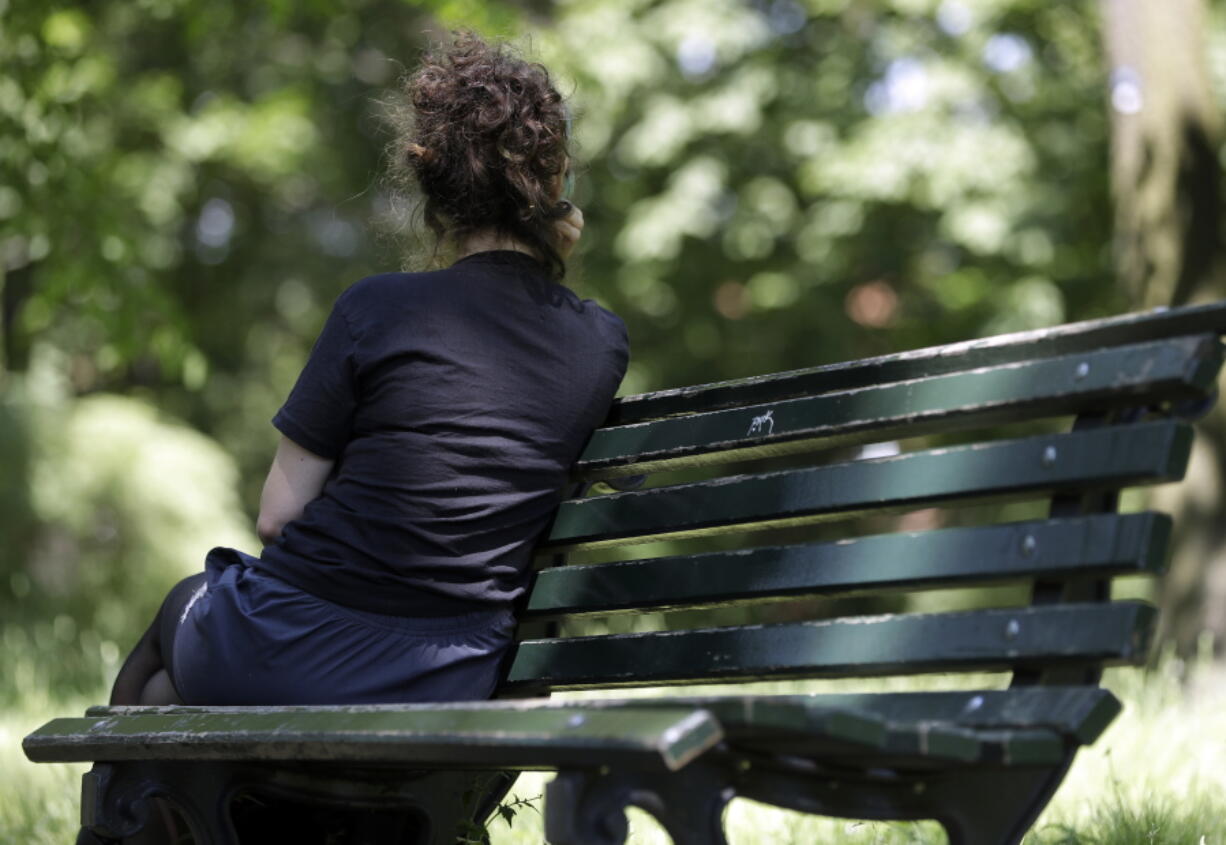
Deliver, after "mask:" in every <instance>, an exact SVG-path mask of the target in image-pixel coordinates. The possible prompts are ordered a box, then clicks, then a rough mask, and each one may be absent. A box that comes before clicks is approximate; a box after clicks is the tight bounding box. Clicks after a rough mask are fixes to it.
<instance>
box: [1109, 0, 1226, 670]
mask: <svg viewBox="0 0 1226 845" xmlns="http://www.w3.org/2000/svg"><path fill="white" fill-rule="evenodd" d="M1102 9H1103V32H1104V40H1105V44H1106V52H1107V57H1108V61H1109V66H1110V77H1109V89H1108V93H1109V101H1110V111H1111V117H1112V124H1113V134H1112V145H1111V150H1112V158H1111V178H1112V188H1113V193H1114V199H1115V220H1116V227H1115V252H1116V270H1117V276H1118V277H1119V278H1120V279H1121V280H1122V281H1123V282H1124V283H1125V284H1126V285H1128V286H1129V288H1130V290H1131V291H1132V295H1133V298H1134V302H1135V303H1136V304H1137V305H1140V306H1143V307H1148V308H1152V307H1156V306H1163V305H1185V304H1187V303H1189V302H1193V301H1197V300H1206V299H1221V298H1222V297H1223V296H1226V264H1224V259H1226V251H1224V250H1223V235H1224V233H1223V228H1222V226H1223V219H1222V208H1223V200H1224V199H1226V197H1224V196H1223V190H1222V188H1223V186H1222V168H1221V164H1220V159H1219V151H1221V150H1222V132H1221V118H1220V116H1219V109H1220V105H1219V104H1218V103H1217V102H1215V98H1214V93H1213V84H1212V79H1211V77H1210V73H1209V63H1208V54H1207V47H1208V46H1209V45H1208V43H1207V39H1206V37H1205V33H1206V31H1207V30H1208V27H1207V26H1206V23H1207V17H1208V9H1207V7H1206V5H1205V3H1204V2H1203V0H1172V2H1170V3H1165V4H1162V5H1161V6H1158V5H1156V4H1153V3H1146V2H1142V1H1141V0H1110V2H1105V3H1103V5H1102ZM1199 434H1200V437H1199V438H1198V440H1197V448H1196V452H1195V453H1194V456H1193V463H1192V466H1191V468H1190V470H1189V474H1190V476H1191V478H1192V482H1193V483H1191V484H1188V485H1182V486H1181V487H1180V489H1179V490H1178V491H1171V492H1166V493H1161V492H1160V493H1159V494H1158V495H1159V497H1160V498H1162V499H1163V500H1164V501H1163V505H1164V506H1165V507H1167V508H1168V509H1171V510H1174V511H1176V512H1177V514H1178V524H1179V526H1180V531H1179V532H1178V534H1177V541H1178V544H1177V546H1176V548H1175V552H1174V554H1173V557H1172V565H1171V569H1172V572H1171V575H1170V577H1169V578H1168V579H1166V581H1165V583H1164V589H1163V595H1162V604H1163V609H1164V611H1165V613H1164V616H1163V618H1164V625H1165V629H1166V633H1167V636H1169V637H1171V638H1172V639H1173V640H1174V642H1175V644H1176V646H1177V647H1178V649H1179V650H1180V652H1182V653H1184V654H1189V653H1192V652H1193V651H1194V649H1195V648H1196V646H1197V639H1198V637H1199V636H1200V634H1201V632H1202V631H1204V630H1206V629H1207V630H1209V631H1210V632H1211V633H1212V635H1213V637H1214V639H1215V643H1216V645H1217V647H1218V649H1219V650H1220V649H1221V647H1222V645H1223V644H1226V519H1223V514H1224V512H1226V410H1223V409H1222V408H1217V409H1215V411H1214V412H1213V413H1212V414H1211V415H1210V416H1209V417H1208V418H1207V419H1205V420H1204V421H1203V422H1202V423H1201V424H1200V425H1199Z"/></svg>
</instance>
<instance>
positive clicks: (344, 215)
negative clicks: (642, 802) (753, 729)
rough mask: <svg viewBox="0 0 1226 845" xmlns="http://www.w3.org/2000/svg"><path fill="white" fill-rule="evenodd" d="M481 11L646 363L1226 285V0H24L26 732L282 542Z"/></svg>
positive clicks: (771, 362)
mask: <svg viewBox="0 0 1226 845" xmlns="http://www.w3.org/2000/svg"><path fill="white" fill-rule="evenodd" d="M457 27H468V28H472V29H475V30H477V31H478V32H481V33H483V34H485V35H487V36H490V37H495V38H506V39H510V40H512V41H514V42H515V43H516V44H518V45H519V46H520V48H521V49H522V50H523V51H524V52H525V54H526V55H528V56H530V57H533V58H536V59H539V60H540V61H542V62H544V63H545V64H546V65H547V66H548V67H549V68H550V69H551V71H552V72H553V73H554V75H555V77H556V79H557V80H558V84H559V87H560V88H561V89H562V90H563V91H564V92H565V93H566V94H568V95H569V96H570V97H571V99H572V107H573V110H574V114H575V124H574V126H575V136H576V140H577V142H578V156H579V161H580V168H579V179H578V185H577V193H576V198H575V199H576V202H577V203H578V204H579V205H580V206H582V207H583V209H584V211H585V214H586V217H587V228H586V230H585V234H584V238H583V243H582V248H581V250H580V255H579V258H578V260H577V262H576V264H575V267H574V269H573V272H572V278H571V283H572V284H573V285H574V286H575V287H576V288H578V289H579V290H580V291H581V292H582V293H583V294H584V295H585V296H591V297H595V298H596V299H598V300H600V301H601V302H602V303H603V304H605V305H607V306H609V307H611V308H613V309H614V310H615V311H617V312H618V313H619V314H621V315H622V316H623V317H624V318H625V320H626V322H627V324H628V326H629V330H630V336H631V341H632V346H633V361H632V364H631V367H630V371H629V373H628V375H627V378H626V381H625V383H624V385H623V393H636V392H641V391H646V390H652V389H661V388H667V387H672V386H678V385H684V384H693V383H698V382H705V381H712V380H718V379H727V378H736V377H740V376H748V375H754V374H759V373H765V372H771V371H776V370H781V369H789V368H796V367H804V366H812V365H815V364H821V363H828V362H833V361H838V360H844V359H849V358H857V357H862V356H867V355H875V354H882V353H888V352H892V351H897V350H903V349H908V348H913V347H918V346H926V345H931V344H938V343H945V342H951V341H957V340H965V339H969V338H973V337H978V336H983V335H987V334H994V333H999V332H1005V331H1013V330H1020V329H1028V328H1035V327H1042V326H1049V325H1054V324H1057V323H1061V322H1065V321H1069V320H1080V319H1089V318H1094V317H1099V316H1106V315H1110V314H1115V313H1120V312H1122V311H1128V310H1137V309H1141V308H1150V307H1156V306H1162V305H1169V304H1172V303H1183V302H1190V301H1198V300H1204V299H1214V298H1220V297H1222V296H1223V295H1226V281H1224V279H1223V265H1222V254H1223V250H1222V243H1223V228H1222V219H1221V208H1222V202H1221V200H1222V173H1221V171H1222V163H1223V161H1224V160H1226V147H1223V139H1222V135H1221V121H1220V117H1219V113H1220V111H1221V107H1222V105H1223V102H1226V3H1223V2H1220V0H1214V1H1213V2H1210V0H1163V2H1161V3H1156V2H1146V0H1103V2H1100V3H1091V2H1082V1H1081V0H1076V1H1075V2H1062V3H1051V2H1044V1H1043V0H872V1H871V2H870V0H652V1H650V2H649V0H555V1H554V2H549V0H518V2H516V0H502V2H497V0H483V1H482V2H477V0H346V1H345V2H341V0H306V1H305V2H302V1H300V0H267V2H262V3H256V4H253V3H248V2H239V0H208V2H204V0H91V2H88V3H86V2H75V3H74V2H53V3H43V2H37V0H0V537H2V538H3V542H2V543H0V660H2V661H3V664H2V665H0V707H3V708H5V711H6V713H7V714H11V715H6V718H5V727H6V731H7V733H6V734H5V743H7V744H8V745H10V746H11V745H13V744H14V743H15V742H16V740H17V738H18V737H19V736H20V734H21V733H22V732H23V730H29V729H31V728H33V727H35V726H36V725H37V724H38V722H39V721H40V720H41V719H42V718H44V717H50V716H52V715H55V714H56V713H58V712H60V711H61V708H63V707H65V706H69V704H70V703H71V704H72V705H73V706H75V704H76V703H77V702H79V701H86V700H89V699H91V698H93V699H98V698H100V697H101V696H102V693H103V690H104V688H105V684H106V683H107V682H109V680H110V679H111V678H112V677H113V676H114V673H115V671H116V669H117V668H118V661H119V660H120V658H121V656H122V654H123V653H125V652H126V650H127V648H129V647H130V645H131V644H132V643H133V642H134V641H135V639H136V637H137V636H138V635H139V632H140V630H141V629H142V628H143V626H144V625H145V624H146V622H147V620H148V619H149V618H150V616H151V614H152V612H153V610H154V609H155V608H156V606H157V603H158V601H160V599H161V597H162V596H163V595H164V594H165V590H166V589H167V587H168V586H169V585H170V584H172V583H173V582H174V581H175V580H177V579H178V578H180V577H182V576H183V575H185V574H188V573H190V572H191V571H193V570H195V569H198V568H199V566H200V561H201V560H202V558H203V555H204V553H205V552H206V551H207V549H208V548H209V547H211V546H213V545H218V544H228V545H237V546H240V547H244V548H247V549H249V550H253V551H254V550H255V549H256V548H257V541H256V539H255V536H254V531H253V520H254V513H255V510H256V506H257V501H258V493H259V487H260V484H261V483H262V480H263V477H264V473H265V471H266V469H267V466H268V463H269V461H270V458H271V453H272V449H273V447H274V445H275V439H276V435H275V433H274V431H273V429H272V428H271V426H270V425H269V422H268V421H269V419H270V418H271V416H272V414H273V413H274V411H275V410H276V408H277V407H278V406H279V404H280V403H281V401H282V400H283V398H284V397H285V395H286V393H287V392H288V390H289V388H290V386H291V385H292V383H293V380H294V378H295V377H296V375H297V373H298V370H299V368H300V367H301V366H302V363H303V361H304V359H305V356H306V353H307V351H308V350H309V348H310V345H311V343H312V342H313V340H314V337H315V334H316V333H317V331H318V330H319V328H320V326H321V325H322V322H323V319H324V317H325V316H326V314H327V311H328V309H329V308H330V306H331V303H332V301H333V300H334V299H335V297H336V296H337V295H338V294H339V293H340V292H341V291H342V290H343V289H344V288H345V287H346V286H347V285H349V284H351V283H352V282H354V281H355V280H357V279H359V278H361V277H362V276H364V275H367V274H370V273H373V272H378V271H384V270H387V269H390V268H396V267H400V266H404V261H405V255H406V252H405V250H406V243H407V242H408V239H407V237H406V235H407V232H408V230H409V229H410V228H411V213H410V212H411V203H409V202H408V201H407V200H406V198H403V197H396V196H393V195H392V194H391V193H390V191H389V186H388V184H387V183H386V181H385V179H384V177H383V172H384V169H385V163H386V155H387V153H386V148H387V144H388V142H389V141H390V137H389V135H388V134H387V132H386V131H385V128H384V122H383V120H382V115H383V114H385V113H386V109H387V108H389V105H390V104H392V103H394V102H395V91H396V83H397V80H398V78H399V77H400V76H401V75H402V74H403V73H405V72H406V71H407V70H409V69H411V68H412V66H413V64H414V61H415V58H416V57H417V56H418V55H419V54H420V52H421V50H422V49H423V48H424V46H425V45H426V44H427V43H428V42H429V41H430V40H431V39H437V38H440V37H444V36H445V34H446V33H447V32H448V31H450V30H453V29H455V28H457ZM1224 419H1226V417H1224V416H1223V415H1222V413H1220V412H1217V413H1215V415H1214V416H1211V417H1210V418H1209V419H1208V420H1207V421H1206V422H1205V423H1204V424H1203V426H1202V428H1203V436H1202V437H1201V444H1202V445H1201V446H1200V447H1198V448H1199V452H1198V454H1197V457H1196V463H1195V465H1194V469H1193V483H1191V484H1189V485H1187V486H1186V491H1187V492H1186V493H1184V494H1180V495H1179V496H1178V497H1176V496H1174V495H1172V494H1162V493H1159V494H1158V495H1159V496H1163V495H1165V496H1166V501H1164V502H1163V505H1164V506H1166V507H1168V508H1172V509H1174V510H1175V511H1177V513H1178V518H1179V519H1180V520H1181V524H1182V525H1183V526H1184V528H1183V531H1182V534H1183V536H1184V542H1183V545H1182V546H1181V548H1180V549H1179V550H1177V552H1176V555H1175V559H1174V573H1173V575H1172V577H1171V578H1170V579H1169V580H1168V582H1167V583H1168V586H1167V587H1165V588H1164V589H1163V590H1162V591H1161V592H1160V593H1159V594H1157V595H1155V597H1154V598H1155V600H1157V601H1159V602H1161V603H1162V604H1163V606H1164V610H1165V616H1164V619H1165V622H1164V624H1165V625H1166V640H1167V642H1168V643H1170V644H1171V645H1170V649H1171V654H1172V655H1173V656H1171V657H1169V658H1168V663H1167V664H1166V668H1165V669H1164V670H1163V673H1162V677H1163V678H1166V679H1167V680H1165V681H1163V683H1168V682H1169V684H1174V685H1175V686H1173V687H1170V686H1169V684H1168V686H1167V687H1163V689H1164V690H1167V692H1164V693H1162V696H1165V697H1162V696H1159V698H1160V700H1161V701H1163V702H1165V703H1164V704H1163V705H1162V706H1163V707H1166V706H1167V705H1168V704H1170V706H1175V705H1174V704H1171V702H1175V701H1178V700H1180V696H1181V695H1182V693H1180V692H1179V690H1184V689H1185V688H1186V685H1187V684H1188V683H1189V681H1188V673H1187V671H1186V670H1185V667H1186V666H1188V665H1191V663H1189V662H1184V661H1185V659H1187V658H1190V657H1191V656H1192V655H1194V654H1199V655H1200V658H1199V664H1198V665H1203V666H1210V665H1211V664H1212V662H1213V655H1215V654H1216V653H1219V652H1220V651H1221V645H1222V643H1223V642H1224V635H1226V559H1224V558H1226V555H1224V548H1226V519H1223V496H1224V492H1223V491H1224V489H1226V487H1224V484H1223V478H1224V467H1226V422H1224ZM1172 667H1173V668H1172ZM1205 671H1209V669H1205ZM1130 683H1133V682H1132V681H1130ZM1136 684H1139V686H1137V687H1136V688H1137V689H1141V688H1142V687H1143V686H1144V684H1143V683H1141V682H1136ZM1171 690H1175V692H1171ZM1156 700H1157V699H1156ZM23 720H24V721H23ZM1184 721H1186V720H1184ZM1218 727H1219V728H1221V727H1222V725H1219V726H1218ZM1193 733H1195V731H1193ZM1222 737H1226V733H1223V734H1222ZM1219 738H1221V737H1219ZM5 759H6V760H8V759H9V758H8V757H6V758H5ZM14 759H15V758H14ZM73 799H74V796H71V795H69V796H68V799H66V800H69V802H71V800H73ZM6 813H7V814H8V817H9V819H10V821H9V822H8V823H9V824H10V825H16V824H17V823H16V822H13V821H12V819H13V818H16V817H17V816H18V815H20V814H21V813H25V814H26V815H24V816H22V818H23V819H25V821H23V822H21V824H23V825H26V827H21V828H20V830H22V831H25V832H24V833H22V834H21V836H22V837H25V839H29V841H35V840H36V839H37V838H38V837H39V836H44V835H47V836H50V835H51V834H48V833H47V832H46V831H47V830H52V829H55V830H58V829H59V828H54V825H55V824H60V822H46V824H51V825H52V827H50V828H48V827H46V826H45V825H44V827H39V824H40V822H38V818H39V816H38V813H37V811H36V810H35V809H31V808H30V807H29V806H27V807H25V809H21V810H17V809H12V807H9V808H8V809H5V808H3V807H0V834H3V832H4V831H5V830H17V829H18V828H17V827H10V828H6V827H5V824H6V822H5V820H4V817H5V814H6ZM52 815H54V814H52ZM61 815H62V814H61ZM27 816H28V818H27ZM67 817H69V818H70V817H71V809H70V810H69V813H68V816H67ZM57 818H58V817H57ZM31 819H32V820H31ZM38 831H41V832H38ZM12 835H13V836H14V837H16V836H17V834H15V833H14V834H12ZM0 838H5V837H4V836H3V835H0ZM12 841H24V840H23V839H20V838H14V839H13V840H12ZM40 841H41V840H40ZM47 841H51V840H50V839H49V840H47ZM747 841H748V840H747ZM900 841H901V840H900ZM1210 841H1220V840H1210Z"/></svg>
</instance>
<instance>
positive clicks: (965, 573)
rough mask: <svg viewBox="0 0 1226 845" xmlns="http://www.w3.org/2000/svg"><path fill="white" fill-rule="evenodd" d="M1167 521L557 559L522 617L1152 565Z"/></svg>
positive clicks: (1135, 517)
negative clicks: (573, 562)
mask: <svg viewBox="0 0 1226 845" xmlns="http://www.w3.org/2000/svg"><path fill="white" fill-rule="evenodd" d="M1170 531H1171V520H1170V517H1168V516H1166V515H1165V514H1159V513H1134V514H1127V515H1123V516H1121V515H1118V514H1103V515H1097V516H1089V517H1078V518H1074V519H1053V520H1046V521H1033V522H1018V523H1009V524H1003V525H988V526H976V527H972V528H946V529H941V530H937V531H925V532H919V533H909V534H882V535H877V536H871V537H861V538H859V539H855V540H842V541H838V542H831V543H815V544H807V545H794V546H773V547H768V548H760V549H751V550H742V551H731V552H709V553H706V554H696V555H682V556H673V557H662V558H649V559H644V560H631V561H620V562H617V563H602V564H592V565H589V566H568V567H558V568H556V569H547V570H544V571H542V572H539V573H538V574H537V576H536V582H535V584H534V586H533V587H532V592H531V594H530V596H529V599H528V606H527V608H526V609H525V611H524V613H523V615H522V618H525V619H531V618H541V617H551V616H562V615H582V614H610V613H626V612H632V611H640V610H644V609H657V610H662V609H673V608H680V607H714V606H718V605H722V604H734V603H735V604H741V603H744V602H747V601H753V600H762V599H769V598H779V597H786V596H803V595H821V596H829V597H833V596H846V595H854V594H856V593H863V592H869V591H881V590H915V589H926V588H936V587H956V586H965V585H967V584H977V583H983V582H986V581H1008V580H1018V579H1024V578H1035V577H1053V576H1057V575H1061V574H1068V573H1069V572H1070V571H1076V573H1077V575H1078V576H1094V577H1103V578H1107V577H1111V576H1113V575H1124V574H1134V573H1143V572H1151V573H1156V572H1160V571H1162V568H1163V566H1164V565H1165V561H1166V549H1167V542H1168V540H1169V537H1170Z"/></svg>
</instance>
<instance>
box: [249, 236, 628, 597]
mask: <svg viewBox="0 0 1226 845" xmlns="http://www.w3.org/2000/svg"><path fill="white" fill-rule="evenodd" d="M627 356H628V352H627V341H626V329H625V325H624V324H623V323H622V321H621V320H620V319H619V318H618V317H617V316H615V315H614V314H612V313H610V312H609V311H606V310H605V309H603V308H601V307H600V306H598V305H596V303H594V302H592V301H591V300H580V299H579V298H578V297H577V296H575V294H574V293H573V292H571V291H570V290H569V289H567V288H565V287H563V286H561V285H557V284H554V283H552V282H550V281H548V279H547V277H546V276H545V274H544V271H543V268H542V267H541V265H540V264H538V263H537V262H536V261H535V260H533V259H532V258H530V257H528V256H526V255H523V254H521V253H516V252H502V251H498V252H485V253H478V254H476V255H472V256H469V257H467V258H464V259H462V260H460V261H458V262H456V263H455V264H454V265H452V266H451V267H449V268H447V269H445V270H438V271H434V272H428V273H388V274H384V275H379V276H372V277H369V278H366V279H363V280H362V281H360V282H358V283H357V284H355V285H353V286H352V287H350V288H349V289H348V290H346V291H345V292H344V293H343V294H341V296H340V298H338V299H337V301H336V305H335V307H334V308H333V310H332V314H331V315H330V316H329V317H328V320H327V323H326V324H325V325H324V328H323V332H322V333H321V334H320V336H319V340H318V341H316V343H315V348H314V350H313V351H312V352H311V357H310V359H309V360H308V361H307V364H306V367H305V368H304V369H303V371H302V375H301V376H299V378H298V382H297V384H296V385H295V386H294V389H293V391H292V392H291V393H290V396H289V399H288V400H287V401H286V403H285V405H284V406H283V407H282V408H281V410H280V411H278V412H277V415H276V416H275V417H274V418H273V425H275V426H276V427H277V428H278V429H279V430H280V431H281V433H283V434H284V435H285V436H286V437H288V438H289V439H290V440H293V441H294V442H295V443H297V444H298V445H300V446H302V447H304V448H305V449H308V450H309V451H311V452H314V453H316V454H318V455H320V456H322V457H325V458H331V459H334V460H335V461H336V466H335V468H334V469H333V472H332V475H331V476H330V477H329V478H328V480H327V482H326V483H325V484H324V488H323V491H322V493H321V494H320V495H319V497H318V498H316V499H315V500H314V501H312V502H311V503H310V504H308V505H307V506H306V509H305V511H304V512H303V515H302V517H301V518H299V519H297V520H294V521H293V522H291V523H289V524H288V525H287V526H286V527H285V530H284V531H283V532H282V534H281V537H280V538H279V539H278V540H277V541H276V542H275V543H273V544H271V545H269V546H267V547H265V548H264V551H263V553H262V554H261V556H260V564H259V566H260V568H262V569H264V570H266V571H268V572H270V573H271V574H273V575H275V576H277V577H278V578H281V579H282V580H284V581H288V582H289V583H290V584H293V585H295V586H297V587H299V588H300V589H302V590H305V591H307V592H309V593H312V594H314V595H317V596H320V597H322V598H327V599H330V600H332V601H335V602H337V603H338V604H342V605H347V606H350V607H355V608H358V609H362V610H370V611H374V612H377V613H390V614H397V615H431V616H437V615H444V614H450V613H462V612H467V611H471V610H474V609H480V608H488V607H490V606H492V605H500V604H502V605H505V604H507V603H509V602H512V601H513V600H514V599H515V598H516V597H518V596H519V595H520V594H521V593H522V592H523V590H524V587H525V584H526V580H527V577H528V564H529V560H530V557H531V554H532V546H533V544H534V542H535V541H536V540H537V539H538V538H539V537H540V535H541V533H542V532H543V531H544V529H545V528H546V526H547V525H548V523H549V520H550V518H551V516H552V515H553V512H554V510H555V508H556V507H557V504H558V502H559V501H560V500H561V495H562V492H563V487H564V485H565V483H566V480H567V475H568V471H569V468H570V466H571V465H572V464H573V463H574V461H575V459H576V458H577V457H578V455H579V451H580V450H581V449H582V447H583V445H584V444H585V442H586V441H587V439H588V437H589V435H590V434H591V432H592V430H593V429H594V428H595V427H596V426H597V425H599V424H600V422H601V420H602V419H603V418H604V416H605V414H606V413H607V412H608V408H609V403H610V402H611V401H612V399H613V394H614V392H615V391H616V390H617V386H618V384H619V383H620V382H621V379H622V376H623V374H624V373H625V370H626V362H627Z"/></svg>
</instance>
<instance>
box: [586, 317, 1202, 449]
mask: <svg viewBox="0 0 1226 845" xmlns="http://www.w3.org/2000/svg"><path fill="white" fill-rule="evenodd" d="M1196 334H1215V335H1222V334H1226V302H1215V303H1212V304H1208V305H1197V306H1191V307H1185V308H1171V309H1163V310H1160V311H1149V312H1143V313H1137V314H1125V315H1123V316H1120V317H1109V318H1107V319H1103V320H1087V321H1084V322H1080V323H1068V324H1065V325H1062V326H1055V327H1053V328H1048V329H1035V330H1031V331H1024V332H1016V333H1013V334H1005V335H996V336H994V337H986V338H980V339H978V340H971V341H964V342H961V343H951V344H946V345H944V346H931V347H927V348H925V349H915V350H910V351H907V352H899V353H895V354H892V355H882V356H879V357H876V358H865V359H862V360H858V361H845V362H841V363H837V364H826V365H823V366H819V367H810V368H806V369H802V370H791V371H788V372H783V373H774V374H771V375H766V376H757V377H754V378H746V379H738V380H735V381H726V382H713V383H711V384H700V385H694V386H692V387H681V388H674V389H671V390H661V391H656V392H652V393H642V394H638V395H636V396H627V397H625V398H623V399H621V400H619V401H618V402H615V403H614V405H613V407H612V409H611V410H610V414H609V417H608V420H607V423H606V424H608V425H625V424H628V423H636V422H643V421H645V420H649V419H659V418H663V417H669V416H674V415H677V414H686V413H692V412H694V411H711V410H714V409H716V408H728V407H735V406H738V405H755V404H760V403H763V402H779V401H782V400H784V399H791V398H793V397H796V396H807V395H812V394H817V393H830V392H833V391H836V390H854V389H856V388H860V387H866V386H868V385H872V384H885V383H887V382H894V381H906V380H909V379H916V378H927V377H929V376H934V375H940V374H942V373H949V372H955V371H958V370H968V369H973V368H976V367H990V366H996V365H999V364H1007V363H1012V362H1015V361H1024V360H1030V359H1034V358H1048V357H1051V356H1053V355H1067V354H1075V353H1083V352H1088V351H1091V350H1094V349H1102V348H1104V347H1109V346H1120V345H1122V344H1129V343H1141V342H1145V341H1153V340H1161V339H1164V338H1171V337H1180V336H1187V335H1196Z"/></svg>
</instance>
